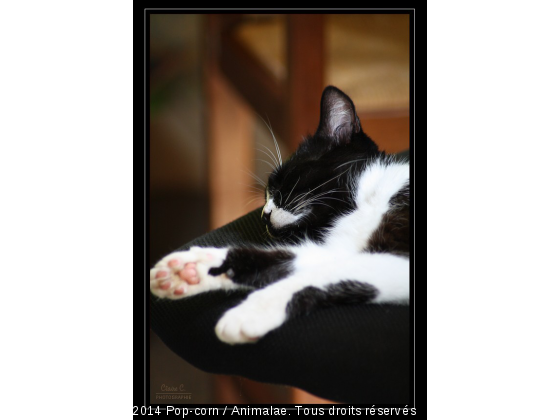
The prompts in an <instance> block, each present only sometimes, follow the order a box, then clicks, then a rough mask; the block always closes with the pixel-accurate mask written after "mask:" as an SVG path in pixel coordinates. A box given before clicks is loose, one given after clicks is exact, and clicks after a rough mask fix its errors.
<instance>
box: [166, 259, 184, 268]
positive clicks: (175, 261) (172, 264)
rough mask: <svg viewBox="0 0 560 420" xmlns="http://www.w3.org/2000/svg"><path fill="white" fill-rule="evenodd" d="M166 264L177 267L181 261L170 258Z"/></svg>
mask: <svg viewBox="0 0 560 420" xmlns="http://www.w3.org/2000/svg"><path fill="white" fill-rule="evenodd" d="M167 265H168V267H169V268H178V267H179V266H180V265H181V263H180V262H179V260H170V261H169V262H168V263H167Z"/></svg>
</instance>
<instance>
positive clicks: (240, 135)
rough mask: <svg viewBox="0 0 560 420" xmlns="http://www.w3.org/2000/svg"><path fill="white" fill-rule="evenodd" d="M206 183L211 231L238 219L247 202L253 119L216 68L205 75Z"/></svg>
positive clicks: (252, 159)
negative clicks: (208, 195) (207, 183)
mask: <svg viewBox="0 0 560 420" xmlns="http://www.w3.org/2000/svg"><path fill="white" fill-rule="evenodd" d="M206 86H207V91H206V92H207V94H206V100H207V111H208V112H207V115H206V119H207V121H206V122H207V130H208V131H207V135H208V153H207V155H208V182H209V185H208V187H209V193H210V225H211V226H210V227H211V228H212V229H214V228H217V227H220V226H223V225H224V224H226V223H228V222H230V221H232V220H234V219H236V218H238V217H240V216H242V215H243V214H245V213H246V212H247V207H246V204H247V202H248V201H249V200H250V199H251V197H252V195H251V191H250V188H249V186H250V185H253V183H254V180H253V178H252V177H251V175H250V174H249V173H248V172H249V171H252V170H253V164H254V150H253V149H254V147H253V134H254V117H253V113H252V112H251V111H250V109H249V107H248V105H247V104H246V103H245V102H244V101H243V100H242V98H241V97H240V96H239V95H238V94H237V93H236V92H235V91H234V89H233V88H232V87H231V86H230V85H229V83H228V82H227V81H226V80H225V79H224V78H223V76H222V75H221V73H220V71H219V70H218V69H216V68H212V69H209V71H208V72H207V75H206Z"/></svg>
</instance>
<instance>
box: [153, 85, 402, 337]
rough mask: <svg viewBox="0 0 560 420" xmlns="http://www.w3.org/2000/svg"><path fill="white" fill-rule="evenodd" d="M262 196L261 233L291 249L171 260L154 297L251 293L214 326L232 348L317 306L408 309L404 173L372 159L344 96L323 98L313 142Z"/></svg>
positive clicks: (375, 155)
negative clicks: (264, 231)
mask: <svg viewBox="0 0 560 420" xmlns="http://www.w3.org/2000/svg"><path fill="white" fill-rule="evenodd" d="M265 194H266V204H265V205H264V208H263V211H262V218H263V219H264V221H265V222H266V226H267V231H268V233H269V234H270V235H271V236H272V237H273V238H289V239H290V240H291V241H292V242H293V241H294V239H297V242H296V244H295V245H278V246H274V247H268V248H247V247H232V248H198V247H193V248H191V249H190V250H188V251H180V252H174V253H172V254H170V255H168V256H166V257H165V258H163V259H162V260H161V261H160V262H158V263H157V264H156V266H155V268H153V269H152V270H151V271H150V287H151V291H152V293H153V294H155V295H156V296H159V297H162V298H169V299H180V298H185V297H188V296H192V295H195V294H198V293H202V292H206V291H210V290H215V289H233V288H239V287H248V288H252V289H256V290H255V291H253V292H252V293H250V294H249V296H248V297H247V299H246V300H245V301H244V302H242V303H241V304H239V305H238V306H236V307H234V308H232V309H230V310H228V311H227V312H226V313H225V314H224V315H223V316H222V318H221V319H220V320H219V322H218V324H217V325H216V334H217V336H218V338H219V339H220V340H222V341H224V342H226V343H230V344H236V343H249V342H254V341H256V340H258V339H259V338H260V337H262V336H263V335H265V334H267V333H268V332H270V331H272V330H274V329H275V328H278V327H279V326H281V325H282V323H284V321H285V320H286V319H288V318H289V317H292V316H296V315H298V314H302V313H306V312H309V311H310V310H312V309H313V308H314V307H317V306H321V305H328V304H345V303H366V302H368V303H369V302H371V303H375V302H395V303H403V304H407V303H408V299H409V165H408V162H407V161H404V160H398V159H396V158H395V157H394V156H387V155H385V153H383V152H380V151H379V149H378V147H377V146H376V145H375V143H374V142H373V141H372V140H371V139H370V138H369V137H368V136H367V135H366V134H365V133H364V132H363V131H362V128H361V126H360V120H359V118H358V116H357V115H356V111H355V108H354V104H353V103H352V100H351V99H350V98H349V97H348V96H347V95H345V94H344V93H343V92H342V91H340V90H339V89H337V88H335V87H332V86H329V87H327V88H326V89H325V90H324V92H323V96H322V98H321V119H320V123H319V128H318V129H317V132H316V133H315V134H314V135H313V136H311V137H308V138H307V139H305V140H304V141H303V143H302V144H301V145H300V147H299V148H298V150H297V151H296V153H295V154H294V155H293V156H291V157H290V159H289V160H287V161H286V162H283V163H282V162H280V164H279V166H278V167H276V168H275V170H274V171H273V172H272V173H271V175H270V177H269V180H268V185H267V187H266V191H265ZM279 243H281V242H279Z"/></svg>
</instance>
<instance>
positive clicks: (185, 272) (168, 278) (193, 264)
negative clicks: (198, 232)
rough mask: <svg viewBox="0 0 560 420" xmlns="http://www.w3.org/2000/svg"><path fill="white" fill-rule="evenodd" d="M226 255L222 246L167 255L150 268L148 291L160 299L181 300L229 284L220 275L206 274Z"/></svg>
mask: <svg viewBox="0 0 560 420" xmlns="http://www.w3.org/2000/svg"><path fill="white" fill-rule="evenodd" d="M226 255H227V249H226V248H200V247H192V248H191V249H189V250H188V251H178V252H174V253H172V254H169V255H168V256H166V257H165V258H163V259H162V260H161V261H159V262H158V263H157V264H156V266H155V267H154V268H152V269H151V270H150V290H151V291H152V293H153V294H154V295H156V296H158V297H161V298H168V299H181V298H184V297H187V296H192V295H195V294H197V293H201V292H205V291H208V290H213V289H219V288H228V287H231V285H232V281H231V280H229V279H228V278H227V277H226V276H225V275H224V274H222V275H219V276H211V275H209V274H208V270H209V269H210V268H212V267H219V266H220V265H222V263H223V262H224V259H225V258H226Z"/></svg>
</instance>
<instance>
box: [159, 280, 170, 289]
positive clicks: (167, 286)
mask: <svg viewBox="0 0 560 420" xmlns="http://www.w3.org/2000/svg"><path fill="white" fill-rule="evenodd" d="M170 287H171V282H170V281H166V282H165V283H162V284H161V285H160V286H159V288H160V289H162V290H168V289H169V288H170Z"/></svg>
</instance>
